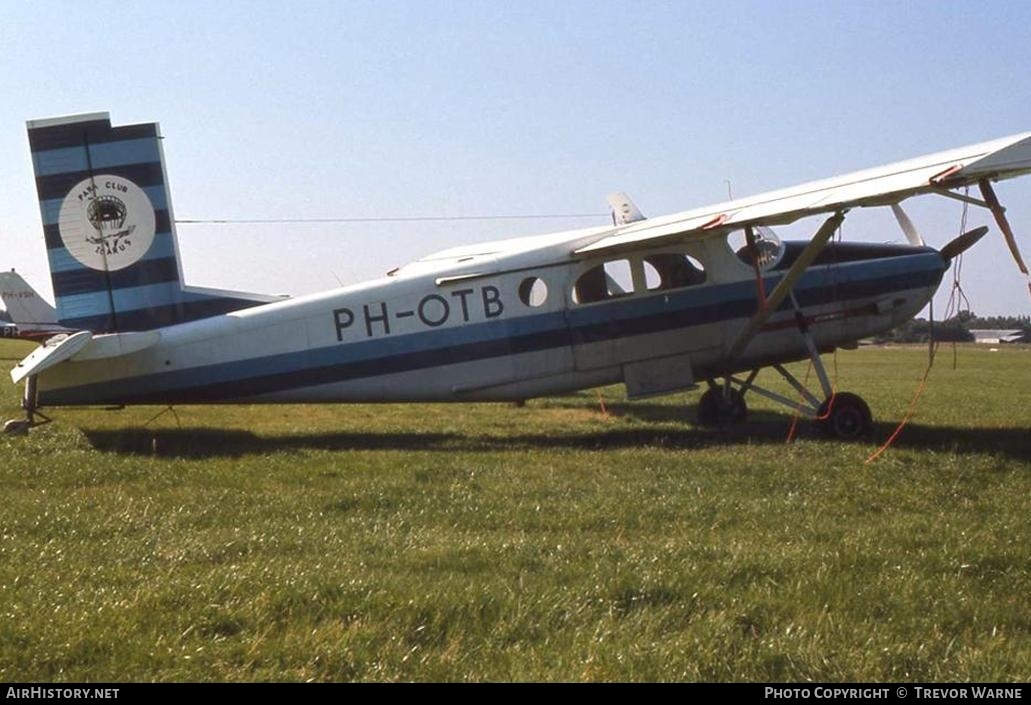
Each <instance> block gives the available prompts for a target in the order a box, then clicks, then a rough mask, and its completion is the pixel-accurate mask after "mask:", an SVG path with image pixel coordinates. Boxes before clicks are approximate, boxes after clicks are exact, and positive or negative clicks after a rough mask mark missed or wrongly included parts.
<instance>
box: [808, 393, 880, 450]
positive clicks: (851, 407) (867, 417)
mask: <svg viewBox="0 0 1031 705" xmlns="http://www.w3.org/2000/svg"><path fill="white" fill-rule="evenodd" d="M816 423H817V425H818V426H819V427H820V429H821V430H822V431H823V432H824V433H826V434H827V435H828V436H834V437H835V438H840V439H841V440H843V441H854V440H856V439H859V438H863V437H866V436H869V435H870V434H871V433H873V416H871V414H870V407H869V406H867V404H866V402H865V401H863V399H862V397H860V396H858V395H856V394H851V393H849V392H841V393H840V394H835V395H834V396H832V397H831V398H830V399H828V400H827V401H825V402H824V403H823V404H821V405H820V410H819V414H818V416H817V419H816Z"/></svg>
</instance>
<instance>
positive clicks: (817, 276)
mask: <svg viewBox="0 0 1031 705" xmlns="http://www.w3.org/2000/svg"><path fill="white" fill-rule="evenodd" d="M29 142H30V145H31V148H32V156H33V165H34V167H35V171H36V185H37V189H38V192H39V200H40V208H41V212H42V217H43V226H44V231H45V234H46V241H47V247H48V256H49V259H50V265H51V270H52V275H53V283H54V292H55V296H56V299H57V308H58V318H59V320H60V322H61V323H62V324H64V325H67V326H69V327H72V328H75V329H78V330H79V331H80V332H77V333H74V334H71V335H68V336H66V337H63V338H60V339H53V340H51V341H49V342H48V343H47V345H46V346H45V347H43V348H41V349H39V350H37V351H36V352H35V353H33V354H31V355H29V356H28V357H27V358H26V359H25V360H23V361H22V362H20V363H19V364H18V365H17V367H15V369H14V370H13V371H12V373H11V374H12V378H13V379H14V381H15V382H20V381H23V380H24V381H25V382H26V388H25V408H26V410H27V418H26V419H24V420H18V421H15V422H13V425H11V428H13V429H22V428H24V427H25V426H26V425H28V424H31V423H32V420H33V414H34V412H35V411H36V410H37V408H38V407H39V406H41V405H42V406H60V405H69V404H75V405H83V404H105V405H106V404H186V403H222V402H246V403H276V402H440V401H452V402H459V401H488V400H522V399H527V398H531V397H536V396H542V395H550V394H561V393H565V392H570V391H573V390H577V389H583V388H589V387H596V386H600V385H608V384H614V383H622V384H624V385H625V387H626V391H627V394H628V395H629V396H630V397H645V396H649V395H656V394H665V393H669V392H673V391H677V390H682V389H688V388H691V387H694V386H695V385H696V384H697V383H698V382H700V381H704V382H705V383H706V385H707V389H706V391H705V392H704V393H703V395H702V397H701V400H700V402H699V417H700V421H701V422H702V423H707V424H719V423H729V422H735V421H741V420H743V419H744V417H745V415H746V407H745V400H744V396H745V394H746V393H748V392H754V393H757V394H761V395H764V396H766V397H769V398H771V399H774V400H776V401H778V402H781V403H783V404H784V405H786V406H787V407H789V408H792V409H795V410H797V411H799V412H800V413H803V414H806V415H808V416H810V417H813V418H816V419H818V421H819V423H820V425H821V426H822V427H823V428H824V429H826V430H827V431H828V432H829V433H831V434H834V435H836V436H839V437H842V438H853V437H857V436H860V435H862V434H865V433H867V432H869V430H870V428H871V415H870V410H869V408H868V407H867V405H866V403H865V402H863V400H862V399H860V398H859V397H858V396H856V395H855V394H850V393H841V392H838V393H835V391H834V390H833V389H832V387H831V384H830V380H829V379H828V375H827V373H826V371H825V370H824V367H823V365H822V363H821V359H820V353H821V352H826V351H829V350H832V349H834V348H835V347H839V346H851V345H853V344H855V342H856V341H857V340H859V339H860V338H864V337H867V336H871V335H875V334H878V333H881V332H884V331H887V330H890V329H891V328H893V327H895V326H897V325H899V324H901V323H903V322H904V321H906V320H908V319H909V318H911V317H912V316H914V315H915V314H916V313H917V312H919V311H920V310H921V309H922V308H923V307H924V306H925V305H926V304H927V302H928V301H929V300H930V298H931V296H932V294H933V293H934V291H935V289H936V288H937V286H938V284H939V282H940V280H941V278H942V275H943V273H944V272H945V270H946V269H947V268H948V266H949V262H950V260H951V259H952V258H953V257H955V256H956V255H957V254H958V253H960V252H962V251H963V250H965V249H966V248H967V247H969V246H970V245H972V244H973V243H974V242H975V241H976V240H977V239H978V238H980V237H981V236H983V235H984V233H985V231H986V228H979V229H978V230H975V231H971V232H969V233H965V234H963V235H961V236H960V237H958V238H956V239H955V240H953V241H952V242H950V243H949V244H947V245H946V246H945V247H944V248H942V249H941V250H940V251H939V250H936V249H934V248H932V247H929V246H927V245H925V244H924V242H923V240H922V239H921V237H920V235H919V234H918V233H917V231H916V228H915V227H914V226H913V224H912V223H911V222H910V221H909V219H908V218H907V217H906V215H905V213H904V212H903V211H902V210H901V206H900V205H899V204H900V203H901V202H902V201H904V200H906V199H908V198H910V197H913V196H918V195H924V194H934V195H938V196H943V197H948V198H953V199H959V200H962V201H966V202H968V203H971V204H975V205H978V206H983V207H985V208H988V209H990V210H991V212H992V213H993V215H994V216H995V219H996V221H997V223H998V225H999V227H1000V228H1001V230H1002V232H1003V235H1004V237H1005V238H1006V240H1007V242H1008V243H1009V245H1010V248H1011V250H1012V252H1013V254H1014V257H1015V258H1016V259H1017V261H1018V264H1019V265H1020V266H1021V268H1022V269H1023V270H1024V272H1025V273H1026V271H1027V270H1026V267H1024V265H1023V262H1022V261H1021V260H1020V257H1019V252H1018V251H1017V248H1016V242H1015V240H1014V239H1013V234H1012V232H1011V230H1010V227H1009V224H1008V223H1007V222H1006V217H1005V214H1004V211H1003V208H1002V206H1001V205H1000V204H999V202H998V199H997V198H996V196H995V193H994V191H993V189H992V182H994V181H999V180H1002V179H1008V178H1012V177H1015V176H1019V175H1022V174H1027V173H1029V172H1031V133H1025V134H1022V135H1016V136H1013V137H1007V138H1003V139H999V140H995V141H992V142H986V143H983V144H977V145H972V146H968V147H961V148H959V149H954V150H951V151H947V152H941V153H938V154H933V155H929V156H925V157H920V158H917V159H912V160H909V161H904V162H899V163H896V164H891V165H888V166H883V167H878V168H874V169H869V170H866V171H861V172H857V173H853V174H848V175H845V176H839V177H835V178H831V179H826V180H823V181H817V182H813V183H808V184H803V185H801V186H796V187H793V188H788V189H783V190H780V191H774V192H770V193H764V194H760V195H758V196H753V197H750V198H744V199H737V200H732V201H728V202H725V203H720V204H716V205H713V206H707V207H704V208H698V209H695V210H691V211H687V212H683V213H677V214H674V215H670V216H664V217H660V218H645V217H644V215H643V214H642V213H641V212H640V211H639V210H638V209H637V208H636V207H635V206H634V205H633V204H632V203H631V202H630V199H629V198H627V197H626V196H625V195H623V194H616V195H614V196H613V197H611V198H610V204H611V205H612V206H613V209H614V218H613V221H614V222H613V224H612V225H611V226H605V227H595V228H588V229H584V230H575V231H571V232H563V233H558V234H552V235H541V236H537V237H528V238H518V239H513V240H502V241H497V242H489V243H480V244H474V245H469V246H465V247H458V248H453V249H450V250H446V251H444V252H439V253H436V254H432V255H429V256H427V257H424V258H422V259H420V260H418V261H415V262H412V263H411V264H408V265H405V266H403V267H400V268H399V269H397V270H394V271H392V272H390V273H389V274H388V275H387V276H385V277H383V278H381V279H377V280H374V281H370V282H365V283H362V284H356V285H353V286H347V287H343V288H340V289H334V290H332V291H327V292H324V293H319V294H313V295H309V296H303V297H298V298H294V299H289V300H284V301H277V302H272V303H268V302H266V301H264V300H261V299H260V298H258V297H254V296H253V295H240V294H233V293H230V292H219V291H213V290H196V289H188V288H187V287H184V286H183V284H182V277H181V274H180V272H179V268H178V257H177V251H176V250H177V248H176V240H175V227H174V219H173V217H172V211H171V205H170V203H169V200H168V192H167V190H166V186H165V185H166V179H165V175H164V165H163V160H162V155H161V145H160V142H159V134H158V127H157V125H156V124H143V125H130V126H125V127H112V126H111V124H110V120H109V119H108V117H107V115H106V114H100V115H88V116H77V117H71V118H58V119H53V120H42V121H33V122H30V123H29ZM970 186H973V187H976V188H977V189H978V190H979V192H980V195H981V197H980V198H976V197H974V196H971V195H969V194H968V193H966V192H965V189H966V188H968V187H970ZM870 207H891V208H892V209H893V211H894V212H895V215H896V217H897V218H898V220H899V223H900V226H901V227H902V229H903V231H904V232H905V233H906V235H907V237H908V238H909V240H910V244H908V245H869V244H857V243H843V242H832V241H831V238H832V236H833V235H834V233H835V232H837V231H838V229H839V227H840V225H841V223H842V221H843V220H844V219H845V217H846V214H847V213H848V211H849V210H850V209H852V208H870ZM810 216H824V220H823V221H822V222H821V223H820V224H819V225H818V226H817V227H816V228H815V232H814V234H813V236H812V238H811V239H810V240H808V241H799V242H782V241H780V239H779V238H777V237H776V235H774V234H773V231H772V230H771V229H770V228H771V227H774V226H777V225H781V224H785V223H791V222H794V221H796V220H799V219H801V218H806V217H810ZM737 236H742V241H743V243H744V244H743V245H742V246H740V247H737V248H735V247H733V246H732V245H731V244H730V243H731V242H732V241H733V240H734V239H735V238H736V237H737ZM806 358H809V359H810V360H811V361H812V363H813V366H814V368H815V370H816V373H817V378H818V380H819V390H817V391H816V392H813V391H810V390H809V389H807V388H806V387H805V386H804V385H803V384H802V383H801V382H800V381H799V380H797V379H796V378H795V377H794V376H792V375H791V374H790V373H789V371H788V370H787V369H786V368H784V367H783V365H784V363H786V362H790V361H793V360H801V359H806ZM766 367H770V368H772V369H774V370H776V371H777V372H778V373H779V374H780V375H781V376H782V377H783V378H784V379H785V380H786V381H787V383H788V385H789V386H790V388H792V389H793V391H791V392H788V393H780V392H776V391H774V390H771V389H767V388H765V387H761V386H760V385H758V384H757V383H756V377H757V374H758V372H759V370H760V369H762V368H766ZM739 375H744V376H743V377H742V376H739ZM789 394H790V396H789ZM799 399H801V401H799Z"/></svg>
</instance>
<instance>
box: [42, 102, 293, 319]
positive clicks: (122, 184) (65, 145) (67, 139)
mask: <svg viewBox="0 0 1031 705" xmlns="http://www.w3.org/2000/svg"><path fill="white" fill-rule="evenodd" d="M28 133H29V146H30V148H31V150H32V166H33V169H34V170H35V175H36V190H37V192H38V194H39V205H40V211H41V213H42V216H43V231H44V236H45V238H46V245H47V256H48V259H49V261H50V275H51V279H52V281H53V285H54V298H55V300H56V303H57V317H58V320H59V322H60V323H61V324H62V325H65V326H67V327H69V328H74V329H78V330H90V331H93V332H95V333H112V332H121V331H134V330H149V329H153V328H159V327H162V326H168V325H173V324H176V323H184V322H186V321H191V320H195V319H198V318H206V317H208V316H215V315H218V314H222V313H227V312H229V311H234V310H238V309H242V308H248V307H250V306H256V305H260V304H263V303H269V302H271V301H276V300H278V299H279V298H280V297H274V296H263V295H259V294H245V293H240V292H232V291H221V290H217V289H199V288H191V287H187V286H185V285H184V284H183V277H182V269H181V266H180V257H179V247H178V243H177V240H176V234H175V219H174V217H173V215H172V205H171V200H170V198H169V193H168V179H167V177H166V174H165V164H164V154H163V152H162V148H161V139H162V138H161V135H160V131H159V127H158V124H157V123H144V124H139V125H124V126H119V127H113V126H112V125H111V119H110V117H109V116H108V114H107V113H93V114H88V115H74V116H70V117H62V118H53V119H47V120H31V121H29V123H28Z"/></svg>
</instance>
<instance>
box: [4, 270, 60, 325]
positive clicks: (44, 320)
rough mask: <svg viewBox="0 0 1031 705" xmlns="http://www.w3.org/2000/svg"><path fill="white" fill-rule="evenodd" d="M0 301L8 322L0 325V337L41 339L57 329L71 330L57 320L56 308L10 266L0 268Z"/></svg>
mask: <svg viewBox="0 0 1031 705" xmlns="http://www.w3.org/2000/svg"><path fill="white" fill-rule="evenodd" d="M0 303H2V304H3V307H4V308H5V309H6V310H7V316H8V317H9V318H10V319H11V323H10V325H6V326H4V327H3V328H0V338H19V339H21V340H35V341H38V342H42V341H44V340H46V339H47V338H50V337H52V336H55V335H57V334H58V333H69V332H73V331H72V329H70V328H66V327H64V326H62V325H59V324H58V322H57V310H56V309H54V307H53V306H51V305H50V304H49V303H47V301H46V300H45V299H44V298H43V297H42V296H40V295H39V294H38V293H37V292H36V290H35V289H33V288H32V287H31V286H29V283H28V282H27V281H25V280H24V279H23V278H22V276H21V275H20V274H18V273H17V272H15V271H14V270H13V269H12V270H11V271H10V272H0Z"/></svg>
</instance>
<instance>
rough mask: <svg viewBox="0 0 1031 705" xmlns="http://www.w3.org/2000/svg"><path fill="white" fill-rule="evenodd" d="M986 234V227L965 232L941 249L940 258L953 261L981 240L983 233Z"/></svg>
mask: <svg viewBox="0 0 1031 705" xmlns="http://www.w3.org/2000/svg"><path fill="white" fill-rule="evenodd" d="M987 232H988V226H987V225H982V226H981V227H979V228H974V229H973V230H968V231H967V232H965V233H963V234H962V235H960V236H959V237H957V238H956V239H955V240H953V241H952V242H950V243H949V244H948V245H946V246H945V247H943V248H941V256H942V257H944V258H945V259H947V260H952V259H955V258H956V257H957V256H959V255H961V254H963V253H964V252H966V251H967V250H969V249H970V247H971V246H972V245H973V244H974V243H975V242H977V241H978V240H980V239H981V238H983V237H984V236H985V233H987Z"/></svg>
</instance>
